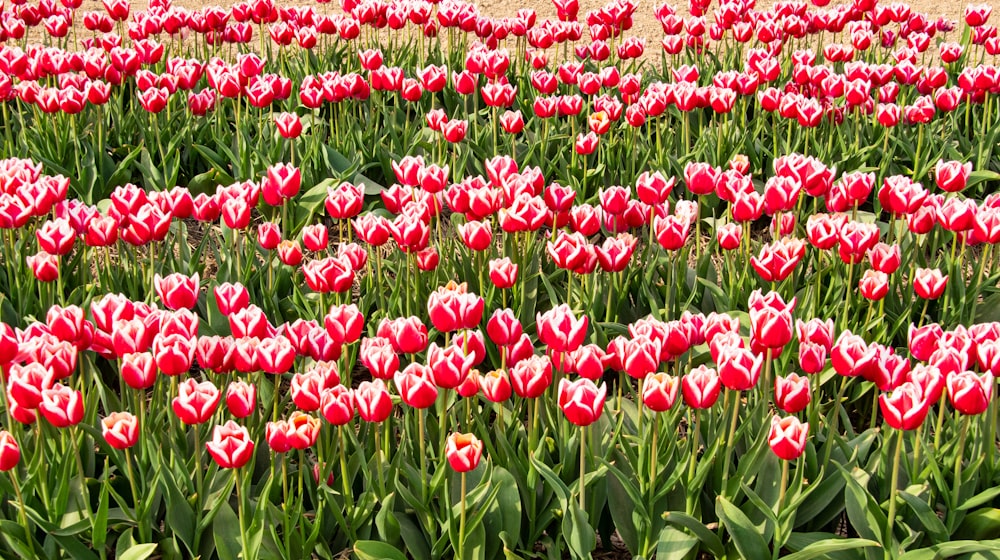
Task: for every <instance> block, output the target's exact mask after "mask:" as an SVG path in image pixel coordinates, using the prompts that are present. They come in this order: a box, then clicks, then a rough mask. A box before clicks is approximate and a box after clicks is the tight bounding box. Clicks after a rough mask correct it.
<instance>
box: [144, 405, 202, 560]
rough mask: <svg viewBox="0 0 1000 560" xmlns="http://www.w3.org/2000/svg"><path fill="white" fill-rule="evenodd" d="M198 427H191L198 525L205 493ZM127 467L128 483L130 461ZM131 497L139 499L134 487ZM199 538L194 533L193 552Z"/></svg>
mask: <svg viewBox="0 0 1000 560" xmlns="http://www.w3.org/2000/svg"><path fill="white" fill-rule="evenodd" d="M200 427H201V426H199V425H197V424H195V425H194V426H192V428H194V477H195V478H194V480H195V492H197V496H198V499H197V500H196V501H195V508H196V510H197V511H196V512H195V517H196V518H197V520H198V523H199V524H200V523H201V504H202V500H204V499H205V498H204V493H205V473H203V472H202V469H201V430H200V429H199V428H200ZM128 455H129V454H128V452H126V453H125V457H126V459H127V458H128ZM128 466H129V482H131V481H132V463H131V461H129V462H128ZM132 495H134V496H135V499H136V500H138V499H139V495H138V494H136V493H135V487H133V488H132ZM199 537H200V535H198V534H197V533H196V534H195V537H194V549H195V550H198V541H199V540H200V539H199Z"/></svg>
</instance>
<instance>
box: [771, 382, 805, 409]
mask: <svg viewBox="0 0 1000 560" xmlns="http://www.w3.org/2000/svg"><path fill="white" fill-rule="evenodd" d="M809 400H810V393H809V378H808V377H802V376H799V375H798V374H795V373H790V374H788V376H787V377H781V376H780V375H779V376H777V377H775V378H774V405H775V406H777V407H778V408H780V409H781V410H783V411H785V412H787V413H788V414H795V413H796V412H799V411H801V410H803V409H805V407H806V405H808V404H809Z"/></svg>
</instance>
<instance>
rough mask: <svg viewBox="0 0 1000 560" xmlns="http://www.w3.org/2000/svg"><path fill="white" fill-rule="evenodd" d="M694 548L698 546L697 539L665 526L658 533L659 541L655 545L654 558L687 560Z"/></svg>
mask: <svg viewBox="0 0 1000 560" xmlns="http://www.w3.org/2000/svg"><path fill="white" fill-rule="evenodd" d="M696 546H698V539H697V538H695V537H692V536H691V535H688V534H687V533H685V532H684V531H681V530H679V529H676V528H674V527H672V526H670V525H667V526H666V527H664V528H663V530H662V531H660V540H659V542H658V543H657V544H656V557H657V558H687V556H688V554H690V553H691V551H692V550H694V549H695V547H696Z"/></svg>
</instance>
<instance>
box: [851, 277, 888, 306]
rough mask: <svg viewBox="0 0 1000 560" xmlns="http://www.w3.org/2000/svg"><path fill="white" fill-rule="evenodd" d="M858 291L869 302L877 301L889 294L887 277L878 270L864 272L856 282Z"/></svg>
mask: <svg viewBox="0 0 1000 560" xmlns="http://www.w3.org/2000/svg"><path fill="white" fill-rule="evenodd" d="M858 291H860V292H861V295H862V296H863V297H864V298H865V299H867V300H871V301H878V300H880V299H882V298H884V297H885V296H886V294H888V293H889V275H888V274H886V273H884V272H880V271H878V270H866V271H865V273H864V275H863V276H861V280H860V281H858Z"/></svg>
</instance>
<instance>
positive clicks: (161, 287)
mask: <svg viewBox="0 0 1000 560" xmlns="http://www.w3.org/2000/svg"><path fill="white" fill-rule="evenodd" d="M153 284H154V286H155V288H156V295H157V296H159V298H160V301H162V302H163V305H165V306H166V307H167V309H193V308H194V306H195V304H196V303H197V302H198V291H199V279H198V273H197V272H196V273H194V275H192V276H185V275H183V274H181V273H179V272H175V273H173V274H168V275H167V276H165V277H161V276H160V275H159V274H157V275H155V276H154V277H153Z"/></svg>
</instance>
